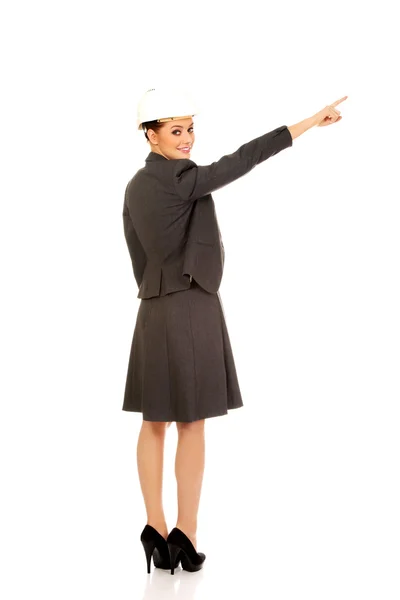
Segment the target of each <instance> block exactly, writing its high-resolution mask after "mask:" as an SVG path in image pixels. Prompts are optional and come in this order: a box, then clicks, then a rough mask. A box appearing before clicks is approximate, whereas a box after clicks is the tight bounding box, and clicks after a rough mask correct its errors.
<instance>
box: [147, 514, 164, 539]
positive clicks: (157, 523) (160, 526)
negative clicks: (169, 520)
mask: <svg viewBox="0 0 400 600" xmlns="http://www.w3.org/2000/svg"><path fill="white" fill-rule="evenodd" d="M147 525H151V527H154V529H155V530H156V531H158V533H159V534H160V535H162V536H163V537H164V538H165V539H167V537H168V527H167V524H166V522H165V521H162V520H159V519H147Z"/></svg>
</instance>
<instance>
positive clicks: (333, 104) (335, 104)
mask: <svg viewBox="0 0 400 600" xmlns="http://www.w3.org/2000/svg"><path fill="white" fill-rule="evenodd" d="M346 98H348V96H343V98H340V100H336V102H333V103H332V104H331V106H337V105H338V104H340V103H341V102H343V100H346Z"/></svg>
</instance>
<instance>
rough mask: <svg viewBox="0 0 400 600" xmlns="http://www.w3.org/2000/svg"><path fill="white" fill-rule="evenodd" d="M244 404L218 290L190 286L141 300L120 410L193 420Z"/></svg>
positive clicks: (151, 417) (155, 418)
mask: <svg viewBox="0 0 400 600" xmlns="http://www.w3.org/2000/svg"><path fill="white" fill-rule="evenodd" d="M241 406H243V402H242V396H241V392H240V387H239V383H238V377H237V373H236V368H235V362H234V358H233V353H232V348H231V344H230V340H229V335H228V330H227V326H226V322H225V316H224V311H223V307H222V302H221V297H220V294H219V292H217V293H216V294H210V293H208V292H206V291H205V290H204V289H203V288H202V287H201V286H200V285H199V284H197V283H196V281H195V280H192V285H191V287H190V288H189V289H187V290H183V291H178V292H173V293H171V294H166V295H165V296H157V297H154V298H147V299H142V300H141V301H140V305H139V309H138V313H137V317H136V324H135V329H134V332H133V339H132V345H131V351H130V356H129V363H128V369H127V377H126V385H125V394H124V401H123V407H122V410H126V411H132V412H141V413H142V414H143V419H144V420H145V421H180V422H191V421H197V420H199V419H206V418H209V417H217V416H221V415H226V414H227V412H228V410H230V409H233V408H239V407H241Z"/></svg>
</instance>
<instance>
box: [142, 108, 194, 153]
mask: <svg viewBox="0 0 400 600" xmlns="http://www.w3.org/2000/svg"><path fill="white" fill-rule="evenodd" d="M193 126H194V123H193V118H192V117H185V118H183V119H176V121H166V122H165V123H163V127H162V128H161V129H160V130H159V131H158V133H156V132H155V131H153V129H148V131H147V136H148V138H149V142H150V146H151V151H152V152H157V153H158V154H162V156H165V158H168V159H169V160H170V159H176V158H190V151H191V149H192V147H193V144H194V140H195V135H194V128H193Z"/></svg>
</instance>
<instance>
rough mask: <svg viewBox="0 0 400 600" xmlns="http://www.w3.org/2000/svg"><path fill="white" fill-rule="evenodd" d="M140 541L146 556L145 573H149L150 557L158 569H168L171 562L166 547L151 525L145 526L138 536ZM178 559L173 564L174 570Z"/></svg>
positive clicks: (163, 540) (164, 541)
mask: <svg viewBox="0 0 400 600" xmlns="http://www.w3.org/2000/svg"><path fill="white" fill-rule="evenodd" d="M140 541H141V542H142V544H143V548H144V551H145V554H146V561H147V572H148V573H150V565H151V557H152V556H153V562H154V566H155V567H157V568H159V569H170V568H171V561H170V554H169V550H168V545H167V542H166V540H165V539H164V538H163V536H162V535H161V534H160V533H158V531H157V529H154V527H152V526H151V525H146V527H145V528H144V529H143V531H142V533H141V535H140ZM179 560H180V559H179V557H177V561H176V560H175V562H174V568H176V567H177V566H178V565H179Z"/></svg>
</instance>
